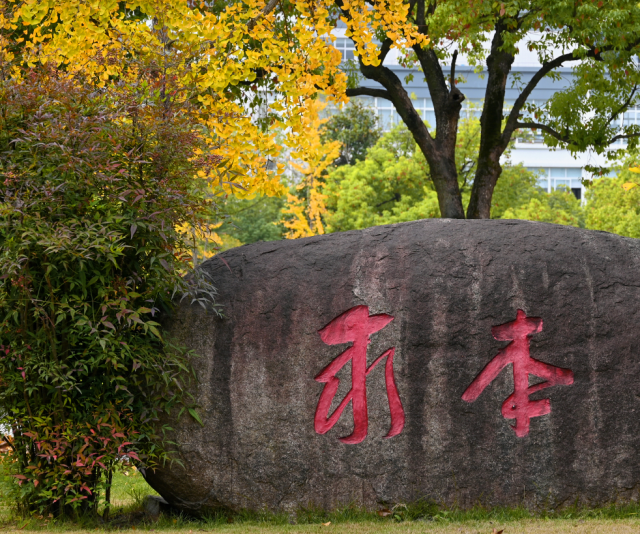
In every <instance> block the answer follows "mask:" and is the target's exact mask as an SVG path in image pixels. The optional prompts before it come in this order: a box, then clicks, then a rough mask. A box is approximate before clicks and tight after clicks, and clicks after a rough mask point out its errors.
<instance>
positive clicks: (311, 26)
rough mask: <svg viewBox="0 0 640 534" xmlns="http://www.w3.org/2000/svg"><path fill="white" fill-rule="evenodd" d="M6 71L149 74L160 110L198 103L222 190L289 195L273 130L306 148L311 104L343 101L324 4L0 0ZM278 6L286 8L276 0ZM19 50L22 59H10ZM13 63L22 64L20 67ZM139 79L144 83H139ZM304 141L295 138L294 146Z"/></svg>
mask: <svg viewBox="0 0 640 534" xmlns="http://www.w3.org/2000/svg"><path fill="white" fill-rule="evenodd" d="M2 4H4V5H3V6H2V15H0V33H1V35H2V39H3V42H2V43H0V44H1V45H2V47H3V51H2V54H3V56H2V58H1V59H2V61H3V65H2V67H3V71H4V73H5V76H14V77H15V76H19V75H20V71H19V69H18V65H17V64H20V65H28V66H34V67H37V66H38V65H42V64H48V65H53V66H54V67H56V68H61V69H64V71H65V72H67V73H68V75H69V76H70V77H72V76H74V75H76V74H82V75H83V76H85V77H86V76H92V77H93V78H94V80H95V84H96V86H97V87H100V86H106V85H108V84H118V83H121V81H122V80H123V79H126V80H128V81H129V82H131V81H135V80H138V79H139V80H142V79H143V77H142V76H141V73H142V72H145V73H149V72H152V73H153V74H154V75H155V78H156V80H157V86H156V87H154V88H153V89H155V90H157V91H160V92H161V94H162V95H163V97H164V98H166V101H167V105H168V107H169V105H170V104H171V105H175V103H176V102H180V101H183V102H186V101H188V102H191V103H193V102H197V103H198V110H199V112H198V117H197V118H198V121H199V122H200V124H201V126H202V130H201V132H202V135H203V136H204V137H206V138H207V139H208V141H209V143H210V147H211V150H212V152H215V153H216V154H217V155H218V156H220V158H221V162H222V163H221V166H219V167H217V168H216V169H215V171H216V172H215V173H214V174H213V176H217V173H220V172H221V171H223V172H222V173H221V174H222V175H223V176H224V178H225V179H222V180H221V182H220V185H221V186H222V189H223V190H225V191H226V192H227V193H228V192H229V191H231V190H232V189H231V188H232V185H231V184H230V183H229V182H230V181H231V180H228V177H229V176H232V177H233V182H234V183H235V184H237V185H238V186H239V187H236V188H234V189H233V190H234V192H236V193H238V194H240V195H241V196H242V195H244V196H247V195H254V194H265V195H276V194H278V195H281V194H283V193H284V189H283V186H282V184H281V182H280V179H279V176H280V174H281V172H282V168H280V167H276V168H273V167H274V166H273V165H270V161H271V160H274V159H275V158H276V157H277V156H278V154H279V153H280V150H281V147H280V146H279V144H278V143H277V141H276V131H277V130H278V129H280V130H282V129H286V131H287V132H289V135H288V141H289V142H291V143H293V146H292V147H291V148H292V149H293V150H296V149H297V148H298V145H296V143H298V144H299V143H302V144H304V142H305V140H306V138H305V135H304V131H305V129H306V128H307V127H308V119H306V118H305V114H306V113H307V111H308V110H309V109H310V104H309V102H310V101H311V100H313V99H314V98H316V96H317V94H318V93H319V92H324V93H325V94H326V96H327V98H329V99H332V100H334V101H335V102H343V101H346V96H344V95H345V83H346V77H345V75H344V74H343V73H342V72H341V71H340V70H339V65H340V54H339V53H338V51H337V50H335V49H334V48H333V47H332V46H331V45H330V43H331V37H330V32H331V30H332V24H333V23H332V19H331V16H330V14H329V11H328V9H329V8H328V6H324V7H323V5H322V4H318V3H317V2H313V1H306V0H303V1H296V2H292V3H286V5H285V6H284V7H282V6H281V7H279V8H278V9H276V3H274V2H273V1H271V2H269V3H268V4H267V3H266V2H264V0H250V1H248V2H243V3H234V2H215V1H214V2H210V1H207V2H192V1H187V0H176V1H172V2H168V1H166V0H139V1H125V2H119V1H115V0H94V1H83V0H2ZM283 4H285V3H283ZM16 50H17V51H18V52H19V57H16V53H17V52H16ZM16 60H17V64H16ZM141 83H142V82H141ZM300 146H301V145H300Z"/></svg>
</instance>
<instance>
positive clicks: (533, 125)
mask: <svg viewBox="0 0 640 534" xmlns="http://www.w3.org/2000/svg"><path fill="white" fill-rule="evenodd" d="M521 128H522V129H525V128H526V129H531V130H542V131H543V132H547V133H548V134H549V135H550V136H552V137H555V138H556V139H557V140H558V141H562V142H563V143H567V144H569V143H570V142H571V141H570V139H569V138H568V137H565V136H563V135H561V134H559V133H558V132H556V131H555V130H554V129H553V128H551V126H547V125H546V124H540V123H538V122H517V123H516V129H521Z"/></svg>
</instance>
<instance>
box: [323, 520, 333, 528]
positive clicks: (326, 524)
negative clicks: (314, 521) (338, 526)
mask: <svg viewBox="0 0 640 534" xmlns="http://www.w3.org/2000/svg"><path fill="white" fill-rule="evenodd" d="M322 524H323V525H324V526H325V527H328V526H329V525H330V524H331V521H329V522H328V523H322Z"/></svg>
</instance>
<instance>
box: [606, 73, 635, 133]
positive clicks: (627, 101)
mask: <svg viewBox="0 0 640 534" xmlns="http://www.w3.org/2000/svg"><path fill="white" fill-rule="evenodd" d="M637 89H638V84H637V83H636V84H634V85H633V90H632V91H631V94H630V95H629V98H627V100H626V101H625V103H624V104H622V106H620V109H618V111H616V112H615V113H612V114H611V117H609V120H608V121H607V126H609V125H610V124H611V123H612V122H613V120H614V119H615V118H616V117H617V116H618V115H620V113H623V112H625V111H627V109H629V106H630V105H631V101H632V100H633V95H635V94H636V90H637ZM605 127H606V126H605Z"/></svg>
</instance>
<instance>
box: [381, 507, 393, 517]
mask: <svg viewBox="0 0 640 534" xmlns="http://www.w3.org/2000/svg"><path fill="white" fill-rule="evenodd" d="M392 513H393V512H392V511H391V510H389V509H388V508H383V509H382V510H378V515H379V516H380V517H389V516H390V515H391V514H392Z"/></svg>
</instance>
